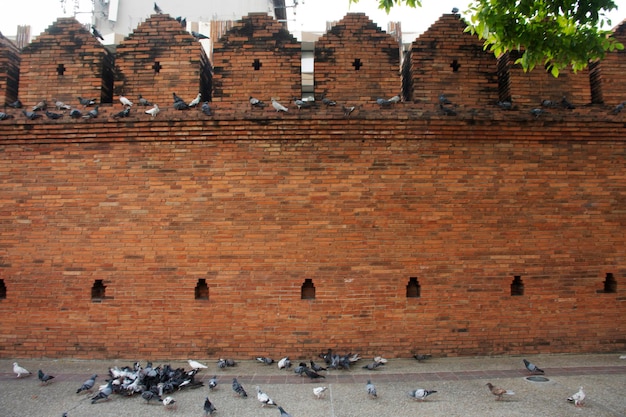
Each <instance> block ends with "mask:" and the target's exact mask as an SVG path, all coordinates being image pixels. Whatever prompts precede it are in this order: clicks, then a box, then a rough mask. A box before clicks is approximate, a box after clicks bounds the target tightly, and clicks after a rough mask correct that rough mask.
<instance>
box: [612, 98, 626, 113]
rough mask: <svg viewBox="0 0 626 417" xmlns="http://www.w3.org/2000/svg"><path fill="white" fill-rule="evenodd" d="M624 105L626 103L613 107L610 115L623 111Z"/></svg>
mask: <svg viewBox="0 0 626 417" xmlns="http://www.w3.org/2000/svg"><path fill="white" fill-rule="evenodd" d="M625 105H626V101H624V102H621V103H619V104H618V105H617V106H615V107H613V111H612V112H611V113H613V114H618V113H620V112H621V111H622V110H624V106H625Z"/></svg>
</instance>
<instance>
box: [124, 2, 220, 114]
mask: <svg viewBox="0 0 626 417" xmlns="http://www.w3.org/2000/svg"><path fill="white" fill-rule="evenodd" d="M156 63H158V65H157V64H156ZM115 66H116V81H115V97H114V99H115V102H116V104H118V106H120V108H121V104H119V101H118V99H119V96H120V95H125V96H127V97H128V98H129V99H130V100H131V101H136V100H137V97H138V95H139V94H141V95H142V96H143V97H144V98H145V99H147V100H149V101H150V102H152V103H157V104H158V105H159V107H160V108H162V109H167V108H168V107H169V108H171V107H172V105H173V102H174V101H173V98H172V93H176V94H177V95H178V96H179V97H181V98H182V99H183V100H185V101H186V102H187V103H189V102H190V101H192V100H193V99H194V98H195V97H196V95H197V94H198V92H202V96H203V98H204V100H210V98H211V90H210V86H209V85H206V83H203V82H202V80H203V77H202V75H203V74H205V73H210V70H211V68H210V65H209V63H208V58H207V56H206V53H205V51H204V49H203V48H202V45H200V42H198V41H197V40H196V39H195V38H194V37H193V36H191V35H190V34H189V32H187V31H186V30H185V28H184V27H182V26H181V24H180V23H179V22H178V21H176V19H174V18H172V17H170V16H169V15H167V14H154V15H151V16H150V18H149V19H147V20H146V21H145V22H143V23H142V24H140V25H139V26H138V27H137V28H136V29H135V30H134V31H133V33H131V34H130V35H129V36H128V37H126V38H125V39H124V40H123V41H122V43H120V45H118V47H117V50H116V61H115ZM155 68H156V69H155Z"/></svg>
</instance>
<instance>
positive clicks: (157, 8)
mask: <svg viewBox="0 0 626 417" xmlns="http://www.w3.org/2000/svg"><path fill="white" fill-rule="evenodd" d="M153 10H154V13H156V14H161V13H163V10H161V8H160V7H159V6H158V5H157V4H156V1H155V2H154V7H153Z"/></svg>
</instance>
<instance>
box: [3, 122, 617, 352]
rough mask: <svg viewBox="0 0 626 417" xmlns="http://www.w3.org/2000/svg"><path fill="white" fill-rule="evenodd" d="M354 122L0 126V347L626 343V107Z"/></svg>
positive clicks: (423, 348)
mask: <svg viewBox="0 0 626 417" xmlns="http://www.w3.org/2000/svg"><path fill="white" fill-rule="evenodd" d="M375 114H376V115H375ZM361 116H362V117H361ZM361 116H359V117H358V118H357V116H355V118H353V119H343V118H341V116H338V117H336V118H331V117H315V116H303V115H293V114H289V115H281V116H271V117H269V118H267V117H266V118H263V119H262V120H261V119H257V118H252V119H249V120H240V119H233V118H228V117H225V118H218V117H216V118H214V119H213V120H206V119H201V118H195V119H191V118H190V119H189V120H184V121H176V120H166V119H165V118H163V119H157V120H155V121H146V120H143V121H138V120H134V119H131V120H128V121H125V122H119V123H113V124H111V122H109V121H105V120H100V119H96V120H94V121H92V122H90V123H78V124H76V123H73V122H71V121H69V120H67V121H61V122H56V123H49V122H45V121H42V122H40V121H37V122H29V121H25V120H23V119H16V120H13V121H9V122H4V123H3V125H2V129H0V229H1V233H0V279H2V280H3V281H4V284H5V286H6V289H7V293H6V298H5V299H1V300H0V315H2V318H3V319H2V320H3V325H2V326H1V328H0V357H39V356H46V357H68V356H70V357H79V358H94V357H95V358H107V357H128V356H129V355H131V352H132V356H133V357H136V356H138V355H139V356H141V357H152V358H159V357H162V358H180V359H184V358H187V357H207V358H217V357H218V356H232V357H237V358H250V357H252V356H254V355H257V354H261V353H263V354H268V355H272V356H279V355H292V356H293V357H299V356H309V355H312V354H315V353H317V352H319V351H320V350H323V349H326V348H328V347H332V348H335V349H337V350H339V351H352V352H360V353H361V354H363V355H373V354H383V355H386V356H388V357H395V356H408V355H410V354H411V352H413V351H414V350H417V351H419V352H429V353H433V354H435V355H474V354H498V353H519V354H521V353H539V352H591V351H621V350H623V349H625V348H626V339H625V338H624V334H625V332H626V321H624V320H623V317H625V314H626V265H625V264H624V253H625V250H624V249H625V246H626V237H625V234H624V232H623V231H624V226H625V223H626V217H625V215H624V210H623V208H624V205H625V203H626V201H625V196H626V174H624V170H623V167H624V162H625V160H624V159H625V157H626V148H625V145H624V141H623V138H624V136H625V133H626V132H625V130H624V129H625V128H624V124H623V121H622V122H620V121H618V120H613V119H612V120H607V117H606V115H605V113H604V111H603V110H598V111H597V112H596V113H595V114H594V115H589V114H582V115H576V116H571V117H569V118H567V117H566V118H565V119H563V118H562V117H556V116H554V117H553V116H551V115H548V116H547V117H545V118H539V119H534V118H533V117H532V116H530V115H526V114H524V115H518V114H517V113H510V112H509V113H506V114H503V113H499V112H496V113H494V114H478V115H477V116H475V117H473V118H471V119H470V118H467V119H462V118H450V117H446V116H441V115H435V116H428V117H427V116H424V117H421V118H413V117H407V116H410V113H407V114H404V113H396V114H393V115H390V116H385V115H384V114H382V115H380V114H378V113H374V112H372V113H371V114H365V112H363V113H361ZM398 118H401V119H403V120H402V123H398ZM261 122H262V123H261ZM86 132H88V134H86ZM606 273H612V274H614V277H615V279H616V281H617V292H616V293H608V294H607V293H602V292H598V291H601V290H602V288H603V281H604V278H605V275H606ZM515 275H519V276H521V278H522V280H523V282H524V284H525V293H524V295H523V296H514V297H512V296H511V295H510V284H511V282H512V280H513V276H515ZM410 277H416V278H418V280H419V284H420V285H421V297H420V298H412V299H407V298H406V286H407V283H408V281H409V278H410ZM307 278H308V279H312V281H313V284H314V285H315V288H316V298H315V299H314V300H301V299H300V288H301V285H302V283H303V282H304V280H305V279H307ZM199 279H206V282H207V284H208V287H209V300H208V301H206V300H195V299H194V288H195V286H196V284H197V282H198V280H199ZM95 280H103V282H104V285H105V286H106V296H107V298H105V299H104V300H103V301H102V302H99V303H94V302H92V300H91V288H92V286H93V284H94V281H95Z"/></svg>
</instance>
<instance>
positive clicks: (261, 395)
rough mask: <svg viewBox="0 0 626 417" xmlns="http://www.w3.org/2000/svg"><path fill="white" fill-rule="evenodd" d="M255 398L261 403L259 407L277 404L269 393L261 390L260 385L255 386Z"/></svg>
mask: <svg viewBox="0 0 626 417" xmlns="http://www.w3.org/2000/svg"><path fill="white" fill-rule="evenodd" d="M256 398H257V400H259V402H260V403H261V407H265V406H266V405H277V404H276V403H275V402H274V400H272V399H271V398H270V396H269V395H267V394H266V393H265V392H263V391H261V387H259V386H258V385H257V386H256Z"/></svg>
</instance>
